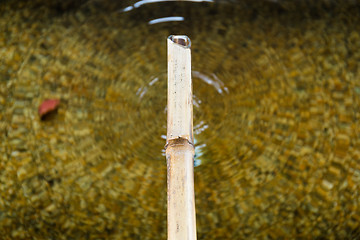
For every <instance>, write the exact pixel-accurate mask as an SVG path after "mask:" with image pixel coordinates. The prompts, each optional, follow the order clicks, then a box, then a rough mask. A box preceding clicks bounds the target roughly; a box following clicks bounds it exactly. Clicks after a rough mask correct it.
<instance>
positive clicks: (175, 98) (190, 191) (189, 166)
mask: <svg viewBox="0 0 360 240" xmlns="http://www.w3.org/2000/svg"><path fill="white" fill-rule="evenodd" d="M167 126H168V129H167V144H166V159H167V171H168V172H167V182H168V239H169V240H175V239H176V240H178V239H179V240H180V239H181V240H186V239H188V240H193V239H196V220H195V197H194V167H193V166H194V165H193V161H194V152H195V151H194V145H193V106H192V82H191V54H190V39H189V38H188V37H186V36H170V37H169V38H168V125H167Z"/></svg>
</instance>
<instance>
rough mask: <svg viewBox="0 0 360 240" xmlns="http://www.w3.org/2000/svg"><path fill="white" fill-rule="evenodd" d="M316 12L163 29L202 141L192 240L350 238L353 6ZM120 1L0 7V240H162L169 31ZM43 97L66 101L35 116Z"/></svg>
mask: <svg viewBox="0 0 360 240" xmlns="http://www.w3.org/2000/svg"><path fill="white" fill-rule="evenodd" d="M74 2H75V3H74ZM311 2H312V1H279V2H276V1H259V2H258V3H256V4H255V3H251V1H238V2H237V3H236V4H232V5H230V4H208V3H206V4H205V3H204V4H205V5H204V7H202V8H201V9H200V8H199V6H202V5H196V6H197V7H194V8H191V9H188V11H187V13H186V14H188V15H186V16H190V17H192V20H193V21H194V22H196V20H197V19H208V20H209V21H201V24H200V23H198V24H194V26H188V27H187V28H186V29H183V28H181V25H177V24H173V25H171V27H173V29H175V30H177V31H185V30H187V32H188V33H189V36H190V37H191V39H192V57H193V60H192V61H193V70H194V73H193V77H194V94H195V101H196V102H197V104H194V121H195V125H196V126H197V127H196V129H195V133H196V132H197V131H198V133H197V134H196V137H197V140H198V143H199V145H203V146H205V145H206V147H204V148H203V149H202V153H201V155H202V156H201V157H202V159H203V161H202V164H201V165H200V166H199V167H197V168H196V169H195V191H196V212H197V231H198V239H359V238H360V231H359V230H358V229H359V223H360V206H359V204H360V193H359V191H360V150H359V149H360V136H359V134H360V123H359V118H360V111H359V110H360V14H359V10H360V5H359V3H357V1H349V2H347V3H346V4H345V3H343V4H339V3H337V2H335V1H317V2H316V3H313V4H312V3H311ZM185 4H188V3H179V6H180V7H185ZM126 6H127V4H125V3H124V2H121V3H112V1H103V2H101V1H79V2H76V1H73V2H71V1H51V3H47V2H45V1H40V0H37V1H31V2H30V1H5V2H2V3H1V4H0V13H1V14H0V29H2V30H1V33H0V234H1V236H2V237H1V238H3V239H166V163H165V157H164V156H163V153H162V152H161V150H162V148H163V147H164V144H165V140H164V139H162V138H161V135H163V134H165V133H166V114H165V113H164V107H165V106H166V36H168V35H170V34H171V33H173V32H171V31H170V30H169V28H166V27H158V26H149V25H148V24H147V23H146V22H141V21H139V19H147V18H149V17H151V16H152V14H153V13H154V12H153V9H154V8H155V6H153V7H149V9H148V8H147V7H145V6H144V7H142V8H139V9H137V10H136V11H135V12H130V13H126V14H127V15H126V17H124V15H123V13H121V11H119V10H121V9H122V8H124V7H126ZM176 6H178V5H176ZM169 8H170V7H169ZM164 9H165V10H164V11H167V10H166V8H164ZM139 16H140V17H139ZM228 16H231V17H228ZM181 33H183V32H181ZM144 36H146V37H144ZM159 39H161V40H159ZM203 73H205V74H207V76H212V74H214V76H216V77H213V78H214V79H221V81H218V82H216V84H214V83H213V85H212V87H209V84H207V83H205V82H204V81H201V79H204V76H203ZM213 86H215V87H213ZM44 99H60V100H61V103H60V106H59V109H58V111H57V113H56V114H54V115H53V116H52V117H51V118H50V119H46V120H45V121H42V120H41V119H40V117H39V116H38V112H37V111H38V106H39V105H40V104H41V102H42V101H43V100H44ZM205 123H206V124H205ZM205 126H206V127H205Z"/></svg>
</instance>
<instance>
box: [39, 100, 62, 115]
mask: <svg viewBox="0 0 360 240" xmlns="http://www.w3.org/2000/svg"><path fill="white" fill-rule="evenodd" d="M59 104H60V100H59V99H47V100H45V101H43V102H42V103H41V104H40V106H39V109H38V112H39V116H40V118H42V117H44V116H45V115H46V114H48V113H50V112H53V111H55V110H56V109H57V108H58V107H59Z"/></svg>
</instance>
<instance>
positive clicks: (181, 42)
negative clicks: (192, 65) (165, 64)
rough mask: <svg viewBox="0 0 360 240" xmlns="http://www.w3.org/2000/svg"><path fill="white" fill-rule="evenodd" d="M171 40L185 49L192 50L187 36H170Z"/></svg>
mask: <svg viewBox="0 0 360 240" xmlns="http://www.w3.org/2000/svg"><path fill="white" fill-rule="evenodd" d="M169 39H170V40H171V41H172V42H174V43H177V44H179V45H181V46H183V47H185V48H190V47H191V41H190V38H189V37H188V36H186V35H170V36H169Z"/></svg>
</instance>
